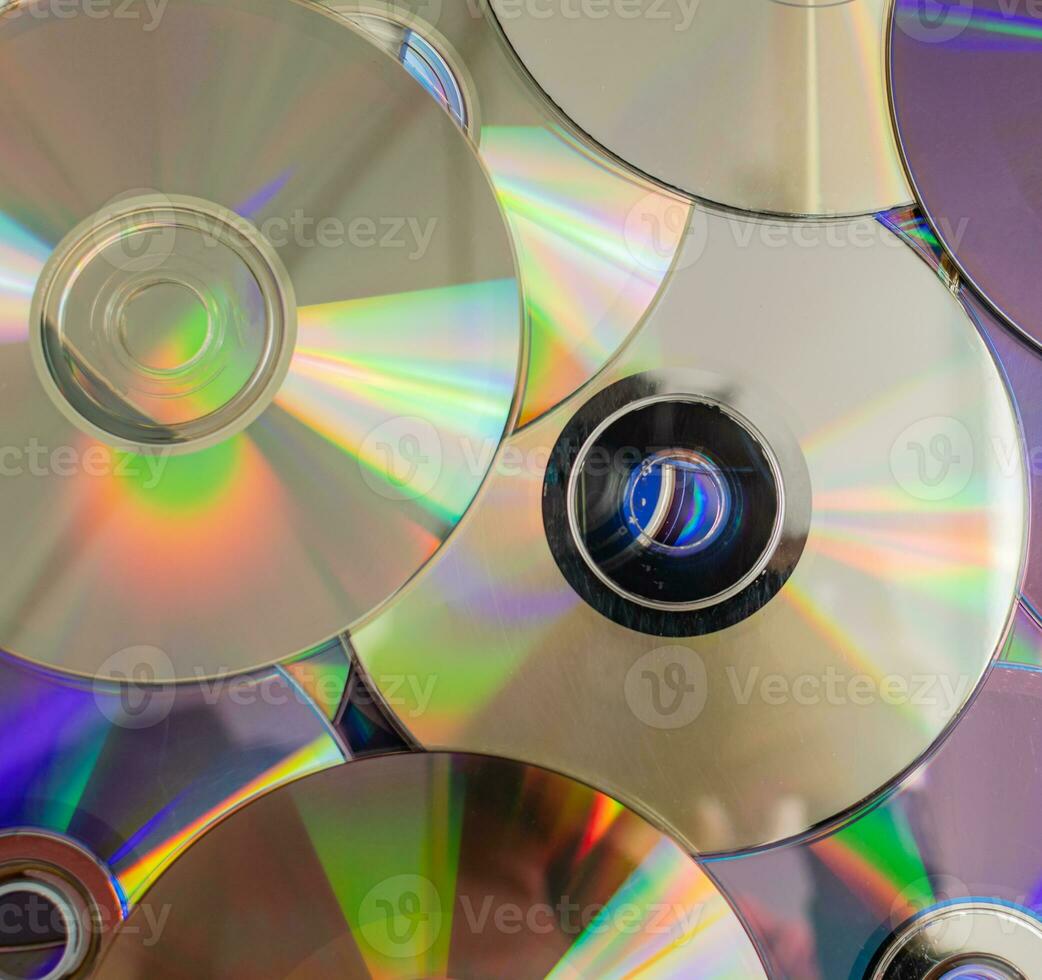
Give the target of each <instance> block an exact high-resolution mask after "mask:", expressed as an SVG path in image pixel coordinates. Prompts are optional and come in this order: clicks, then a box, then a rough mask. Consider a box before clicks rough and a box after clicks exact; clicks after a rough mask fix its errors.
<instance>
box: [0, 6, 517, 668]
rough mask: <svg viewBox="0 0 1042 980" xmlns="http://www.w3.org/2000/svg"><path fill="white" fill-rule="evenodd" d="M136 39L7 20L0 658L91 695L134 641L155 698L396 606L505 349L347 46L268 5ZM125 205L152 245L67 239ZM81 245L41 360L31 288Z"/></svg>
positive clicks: (0, 21) (480, 187) (336, 26)
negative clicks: (165, 689) (68, 680)
mask: <svg viewBox="0 0 1042 980" xmlns="http://www.w3.org/2000/svg"><path fill="white" fill-rule="evenodd" d="M20 6H21V5H17V6H16V8H15V10H14V11H12V14H15V13H18V12H19V11H18V7H20ZM141 26H142V25H141V23H140V21H139V20H137V19H134V18H130V19H127V18H107V19H105V20H104V21H103V22H102V21H100V20H98V19H97V18H88V17H75V18H53V17H48V18H35V17H30V16H20V17H18V16H13V15H12V16H11V17H7V16H4V17H2V18H0V53H2V55H3V63H4V65H5V86H4V98H3V100H0V130H2V131H3V132H4V152H3V153H2V154H0V383H2V385H3V390H4V395H5V399H8V400H9V404H11V405H15V406H17V410H14V411H11V412H7V413H5V414H4V417H3V424H2V426H0V428H2V429H3V431H2V433H0V445H2V446H3V447H4V449H5V453H6V454H5V455H4V457H3V458H4V461H5V463H6V464H7V467H6V469H7V471H8V472H9V473H10V474H11V475H5V476H4V478H3V479H2V480H0V515H3V522H2V523H3V535H2V537H3V539H4V542H5V548H6V552H5V553H6V554H7V555H8V556H17V561H11V562H10V563H9V564H10V571H11V574H10V575H9V576H8V577H7V578H6V579H5V584H4V588H3V589H0V649H3V650H6V651H9V652H10V653H12V654H14V655H16V656H19V657H22V658H24V659H26V660H28V661H31V662H34V663H37V664H42V665H46V666H49V667H53V668H55V669H58V670H63V671H66V672H68V673H73V674H78V675H81V676H87V677H114V676H115V675H111V674H109V673H107V672H108V671H109V670H112V669H113V665H112V664H113V658H118V657H119V656H120V654H121V653H123V652H124V651H126V650H128V649H132V648H135V647H137V646H140V645H141V644H146V645H148V646H150V647H153V648H155V649H158V650H161V651H163V653H164V654H165V656H166V658H167V659H166V660H165V661H164V664H167V665H168V669H169V673H168V674H166V675H164V676H162V677H157V678H156V681H157V682H160V683H161V682H166V681H171V680H179V679H180V680H183V679H194V678H197V677H215V676H224V675H228V674H236V673H240V672H248V671H253V670H256V669H258V668H261V667H264V666H266V665H270V664H273V663H278V662H281V661H283V660H286V659H288V658H291V657H293V656H295V655H297V654H300V653H303V652H305V651H308V650H311V649H312V648H314V647H315V646H316V645H319V644H321V643H323V642H325V641H327V640H328V639H329V638H330V637H333V636H335V635H338V634H339V633H341V632H342V631H343V630H344V629H345V628H347V627H350V626H351V625H352V624H357V623H359V622H361V621H363V620H364V619H365V618H366V617H367V616H369V615H371V614H372V613H373V612H374V611H375V610H377V609H378V608H380V607H381V606H382V605H383V604H384V603H386V602H387V601H388V600H389V599H390V598H391V597H392V596H394V595H395V594H396V593H397V592H398V591H399V590H400V589H401V588H402V587H403V586H404V585H405V584H406V583H407V582H408V581H410V580H411V579H412V577H413V576H415V574H416V573H417V572H418V571H419V570H420V569H421V568H422V567H423V566H424V565H425V564H426V563H427V562H428V561H429V560H430V558H431V557H432V556H433V555H434V554H435V553H436V552H437V551H438V550H439V549H440V547H441V545H442V543H443V542H444V540H445V538H446V537H447V536H448V535H449V534H450V533H451V531H452V529H453V528H455V526H456V525H457V523H458V522H459V520H460V519H461V518H462V516H463V515H464V514H465V513H466V512H467V510H468V509H469V508H470V505H471V503H472V501H473V500H474V498H475V495H476V494H477V492H478V490H479V489H480V487H481V485H482V483H483V482H484V478H485V475H486V470H485V464H484V462H482V459H483V456H482V453H483V451H484V449H483V447H485V446H491V447H493V449H494V448H495V447H496V446H498V444H499V442H500V441H501V440H502V438H503V436H504V434H505V433H506V432H507V431H508V430H509V429H510V428H511V427H512V425H513V422H514V419H515V417H516V415H517V411H518V402H519V400H520V395H519V393H518V391H517V389H518V386H519V383H520V382H521V380H522V379H523V376H524V366H525V364H526V361H527V357H526V355H527V341H526V335H525V331H524V323H523V307H522V300H521V294H520V288H519V286H518V282H517V263H516V257H515V254H514V250H513V244H512V241H511V238H510V235H509V231H508V229H507V227H506V223H505V221H504V217H503V212H502V209H501V208H500V205H499V202H498V201H497V199H496V195H495V192H494V189H493V187H492V185H491V183H490V181H489V178H488V174H487V172H486V171H485V169H484V167H483V165H482V163H481V161H480V160H479V159H478V157H477V155H476V154H475V152H474V149H473V146H472V145H471V144H470V142H469V141H468V140H467V139H466V137H465V136H464V135H463V134H461V133H460V131H459V129H458V127H457V126H456V125H455V124H454V123H453V122H452V120H451V119H449V118H448V117H447V116H446V114H445V113H444V112H443V111H442V110H441V109H440V108H439V107H438V106H437V105H436V104H434V103H433V101H432V100H431V99H430V98H429V97H428V96H427V95H426V94H425V93H424V92H423V91H422V90H421V89H419V87H418V86H417V85H416V83H415V82H414V81H413V80H412V79H411V78H410V77H409V76H408V74H407V73H406V72H404V71H403V70H402V68H401V66H400V65H398V64H396V63H395V62H394V60H393V59H391V58H390V57H389V56H388V55H387V54H385V53H384V52H382V51H380V50H378V49H377V47H376V46H375V45H373V44H372V43H371V42H370V41H369V40H368V39H367V38H366V37H365V36H363V35H362V34H361V33H360V32H359V31H358V30H356V29H355V28H353V27H352V26H351V25H350V24H348V23H346V22H345V21H344V20H343V19H342V18H339V17H337V16H335V15H334V14H332V13H331V12H330V11H329V10H327V9H326V8H325V7H322V6H320V5H318V4H315V3H310V2H289V3H287V2H283V0H219V2H216V3H209V2H201V0H170V2H169V3H168V4H167V6H166V7H165V8H164V10H163V16H162V18H160V19H159V20H158V21H157V23H156V25H155V26H154V29H151V30H149V31H143V30H142V29H141ZM44 61H46V62H47V63H48V65H49V67H48V71H47V73H46V77H45V78H44V79H43V81H42V82H41V77H40V75H39V71H38V66H39V65H40V64H41V63H43V62H44ZM259 65H263V66H264V70H263V71H260V70H259V69H258V66H259ZM113 76H117V77H119V78H123V79H132V80H133V79H141V78H147V79H149V80H150V84H148V85H143V84H129V83H128V84H121V85H113V84H111V80H112V78H113ZM101 91H104V92H105V96H104V98H101V97H99V96H98V94H97V93H98V92H101ZM214 93H220V97H216V96H215V94H214ZM316 93H323V94H322V96H321V97H320V96H318V95H317V94H316ZM56 159H57V160H58V161H59V163H58V164H57V165H56V163H55V160H56ZM376 160H379V164H378V165H377V164H376V163H375V162H374V161H376ZM63 168H64V169H63ZM70 174H72V175H74V178H75V179H72V178H71V177H69V175H70ZM174 195H178V196H179V197H181V198H190V199H192V200H193V201H195V202H205V203H204V204H198V203H196V204H194V205H192V207H184V206H182V205H181V204H180V203H179V200H178V199H177V198H175V197H174ZM140 197H146V198H147V199H149V202H150V204H151V205H153V207H152V214H153V217H154V216H155V215H156V214H164V213H165V214H166V216H167V219H168V220H167V221H166V223H165V224H163V223H160V224H159V225H157V227H156V228H155V229H154V234H151V235H146V234H144V229H142V228H140V227H139V228H135V227H134V225H133V222H136V221H137V220H138V219H137V218H134V217H131V218H130V219H129V221H130V222H131V224H130V225H128V230H129V232H130V234H129V235H128V236H127V238H128V241H129V244H130V245H131V246H133V248H132V249H131V254H123V255H120V254H119V248H118V241H117V240H115V239H114V238H113V234H112V233H113V232H114V227H115V226H111V225H110V226H109V231H108V232H105V233H103V234H101V235H100V236H99V238H98V239H97V241H99V242H101V244H102V246H103V247H102V251H101V252H100V253H99V252H97V249H96V248H95V247H94V246H95V244H96V241H95V239H94V238H92V237H91V234H92V233H91V231H90V225H89V222H91V221H94V220H95V219H98V217H99V216H100V220H99V221H98V223H99V224H101V225H105V216H106V215H109V214H111V213H112V211H113V210H114V209H115V210H116V211H118V212H119V213H120V214H121V215H122V214H123V211H122V210H121V206H120V203H119V202H121V201H124V200H125V199H130V200H133V199H134V198H140ZM163 198H166V199H167V201H168V202H170V203H168V204H165V205H164V204H163V203H162V202H163ZM113 202H115V203H113ZM162 207H166V208H168V210H167V211H165V212H163V211H162ZM231 214H234V215H237V216H238V217H239V219H240V220H238V221H234V220H233V219H232V218H231V217H230V215H231ZM124 217H125V216H124ZM173 219H176V221H175V220H173ZM410 219H411V220H410ZM84 223H88V224H87V226H86V229H85V231H86V234H85V236H84V237H83V238H81V239H80V241H79V243H78V244H77V243H76V242H75V241H73V243H72V248H73V251H75V252H76V253H77V255H78V256H83V257H84V258H86V260H87V261H85V262H84V263H83V264H82V266H77V267H76V269H75V273H74V274H68V273H67V272H66V265H67V264H68V263H62V262H61V261H60V260H58V259H56V260H55V262H56V264H57V266H58V272H59V275H58V276H57V277H56V278H55V279H54V286H55V288H54V289H53V290H51V291H48V290H46V289H45V290H44V292H46V293H47V295H48V303H49V310H48V314H47V319H48V323H49V324H51V325H52V326H53V327H55V328H57V329H55V330H49V332H48V334H47V339H46V342H44V340H43V339H42V338H40V337H39V336H36V334H37V330H36V328H35V326H34V327H33V329H30V324H31V323H33V324H35V323H38V322H39V310H37V319H35V320H34V309H33V298H34V295H36V292H37V285H38V283H39V281H40V278H41V275H43V274H44V272H45V269H47V266H48V262H49V261H50V260H51V259H52V257H54V256H55V253H56V252H60V251H62V250H65V251H66V252H68V244H69V241H70V239H69V235H70V232H72V231H74V230H75V229H78V228H80V227H81V226H83V225H84ZM141 224H143V225H147V224H148V221H147V220H143V221H142V222H141ZM153 224H154V222H153ZM172 224H175V225H176V226H177V227H173V228H172V227H171V226H172ZM200 224H202V225H203V226H204V230H205V231H206V232H207V233H209V235H210V239H211V245H212V243H213V241H216V245H213V246H212V247H210V246H209V245H208V244H207V242H206V240H205V239H206V235H203V234H202V233H200V232H199V231H198V227H197V226H198V225H200ZM251 226H252V229H253V230H251ZM139 232H140V233H139ZM258 232H259V237H258V235H257V233H258ZM260 239H263V240H264V241H263V242H262V241H260ZM168 245H172V246H173V247H172V250H171V249H170V248H168V247H166V246H168ZM138 246H140V248H138ZM266 246H270V249H268V248H267V247H266ZM271 250H273V251H274V252H275V253H277V261H276V259H274V258H272V257H271V255H270V251H271ZM92 256H93V257H92ZM265 256H267V257H265ZM108 259H113V260H118V261H106V260H108ZM247 260H248V261H247ZM155 263H158V264H156V265H155V267H152V265H153V264H155ZM47 271H48V274H50V273H51V272H52V271H53V270H47ZM139 275H140V276H143V277H144V278H143V279H141V280H138V279H137V277H138V276H139ZM288 282H291V283H292V292H290V290H289V289H288ZM218 284H224V285H225V286H227V285H228V284H231V287H232V288H231V289H230V290H229V289H225V290H224V292H228V293H229V294H230V295H227V296H222V295H221V293H222V290H220V289H217V288H215V287H216V286H217V285H218ZM139 287H140V288H139ZM128 290H129V291H128ZM232 294H233V295H232ZM63 298H64V300H65V306H64V313H65V314H66V318H65V320H64V321H63V320H62V316H61V308H62V299H63ZM167 304H174V305H177V306H178V307H179V308H180V309H182V310H183V311H184V313H185V318H184V322H182V321H181V320H180V319H178V317H175V316H174V315H173V314H172V313H171V314H169V315H168V314H167V313H164V312H163V311H164V310H165V309H166V308H167ZM40 305H41V306H42V302H41V304H40ZM244 310H245V311H248V313H249V316H237V315H236V311H239V312H240V313H241V312H242V311H244ZM152 321H155V324H154V325H155V326H156V327H157V330H156V331H155V332H154V333H153V332H152V331H150V330H149V329H148V327H149V325H150V323H151V322H152ZM294 322H295V341H294V334H293V329H294V328H293V324H294ZM124 325H125V329H124ZM95 327H96V328H97V330H95ZM95 341H97V343H94V342H95ZM34 345H35V346H36V352H35V355H34V353H33V347H34ZM92 345H93V346H92ZM41 349H42V350H43V353H46V354H47V355H48V356H47V357H41ZM76 351H78V352H79V356H77V355H76V353H75V352H76ZM287 362H288V367H287V366H286V364H287ZM280 375H283V376H282V377H281V381H280ZM56 376H57V379H59V380H60V384H59V380H56ZM113 381H118V383H117V384H113ZM55 388H58V392H57V393H56V392H55ZM117 389H118V390H117ZM70 396H71V398H70ZM37 450H39V454H41V455H42V462H38V460H37V455H36V453H37ZM10 453H14V465H12V457H11V455H10ZM475 458H478V459H479V462H478V464H477V465H475V464H474V462H473V460H474V459H475ZM360 554H364V555H365V556H366V560H365V561H360V560H359V559H358V556H359V555H360Z"/></svg>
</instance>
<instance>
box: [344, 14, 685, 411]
mask: <svg viewBox="0 0 1042 980" xmlns="http://www.w3.org/2000/svg"><path fill="white" fill-rule="evenodd" d="M325 2H326V4H327V6H329V8H330V9H332V10H335V11H337V12H338V13H339V14H341V15H342V16H344V17H346V18H348V19H349V20H350V21H351V22H352V23H354V24H355V25H357V26H359V27H361V28H362V29H364V30H365V31H366V32H367V33H368V34H369V35H370V36H372V37H373V38H375V39H376V40H377V41H378V42H379V43H380V44H381V45H382V46H383V47H384V48H385V49H386V50H387V51H389V52H390V53H392V54H393V55H394V56H395V57H397V58H398V59H399V60H400V61H401V62H402V64H403V65H405V66H406V67H407V68H408V69H409V70H410V71H411V72H412V73H413V74H414V75H415V76H416V78H417V79H418V80H419V81H420V82H421V83H422V84H423V85H424V86H425V87H426V88H427V89H428V90H429V91H430V92H431V93H432V94H433V95H434V96H435V97H436V98H437V99H438V101H439V102H441V103H442V105H444V107H445V108H446V109H447V110H448V111H449V112H450V113H451V114H452V116H453V117H454V118H455V119H456V121H457V122H458V123H459V124H460V125H461V126H462V127H463V128H464V129H465V130H466V131H467V132H468V133H469V134H470V136H471V138H472V139H473V141H474V143H475V144H476V146H477V148H478V153H479V154H480V156H481V159H482V160H483V161H484V163H485V165H486V167H487V168H488V170H489V174H490V176H491V178H492V182H493V184H494V185H495V188H496V191H497V193H498V195H499V200H500V203H501V204H502V205H503V210H504V211H505V212H506V215H507V219H508V221H509V223H510V228H511V231H512V233H513V237H514V242H515V246H516V248H517V256H518V265H519V268H520V273H521V280H522V284H523V286H524V293H525V305H526V309H527V312H528V322H529V327H530V330H531V339H530V350H529V370H528V379H527V382H526V387H525V395H524V400H523V404H522V408H521V416H520V423H521V424H522V425H523V424H525V423H527V422H530V421H532V420H533V419H535V418H537V417H538V416H540V415H543V414H544V413H545V412H547V411H548V410H549V409H551V408H553V407H554V406H555V405H556V404H558V403H559V402H561V401H563V400H564V399H565V398H566V397H568V396H569V395H571V394H573V393H574V392H575V391H577V390H578V389H579V388H581V387H582V386H583V385H584V384H585V383H586V382H587V381H589V379H590V378H591V377H593V376H594V375H595V374H596V373H597V372H598V371H599V370H600V369H601V368H602V367H603V366H604V365H605V363H606V362H607V361H608V360H609V359H610V358H611V357H612V356H613V355H614V354H615V352H616V351H617V350H618V348H619V346H620V345H621V344H622V343H623V341H625V339H626V338H627V337H628V336H629V335H630V333H632V331H633V329H634V328H635V327H636V326H637V325H638V324H639V323H640V321H641V320H642V319H643V317H644V315H645V314H646V312H647V310H648V308H649V307H650V306H651V305H652V303H653V302H654V299H655V297H656V296H657V295H658V292H659V289H660V288H661V285H662V282H663V280H664V279H665V276H666V274H667V272H668V271H669V268H670V266H671V265H672V263H673V259H674V257H675V255H676V253H677V251H678V249H679V247H680V244H681V240H682V236H683V233H684V230H685V228H686V226H687V218H688V212H689V209H690V204H689V203H687V202H686V201H685V200H684V199H682V198H680V197H678V196H676V195H673V194H669V193H667V192H665V191H663V190H660V189H658V188H657V187H656V186H655V185H654V184H652V183H651V182H650V181H647V180H645V179H642V178H640V177H638V176H635V175H633V174H632V173H630V172H629V171H627V170H626V169H625V168H623V167H620V166H619V165H618V164H616V163H614V162H613V161H612V160H611V159H610V158H609V157H608V156H606V155H605V154H603V153H600V152H598V151H597V150H595V149H593V148H591V147H589V146H587V145H586V144H585V143H584V142H581V141H580V140H579V139H577V138H576V136H575V135H574V134H573V133H571V132H570V131H569V128H568V127H567V126H565V125H563V124H562V123H561V121H559V120H558V119H557V118H556V116H555V114H552V113H550V112H549V111H548V107H547V105H546V100H545V99H544V98H543V96H542V94H541V93H539V92H538V91H536V90H535V89H534V87H533V85H532V83H531V80H530V79H529V77H528V76H527V74H526V73H525V72H524V70H523V69H522V68H521V67H520V66H519V65H518V64H517V61H516V59H515V58H514V57H513V56H512V55H511V53H510V51H509V49H508V48H507V46H506V45H505V44H504V43H503V39H502V37H501V35H500V33H499V31H498V30H497V29H496V26H495V23H494V21H493V20H492V19H491V16H490V13H489V11H488V9H487V6H486V4H485V2H484V0H480V2H478V3H474V2H468V3H446V4H440V3H439V4H430V3H421V4H419V5H417V4H416V3H415V2H411V3H410V2H409V0H325Z"/></svg>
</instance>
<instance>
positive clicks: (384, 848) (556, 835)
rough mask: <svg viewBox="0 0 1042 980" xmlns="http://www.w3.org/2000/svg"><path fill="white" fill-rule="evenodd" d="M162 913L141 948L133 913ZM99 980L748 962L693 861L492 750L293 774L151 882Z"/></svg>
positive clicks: (722, 969) (701, 968)
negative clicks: (152, 939) (159, 926)
mask: <svg viewBox="0 0 1042 980" xmlns="http://www.w3.org/2000/svg"><path fill="white" fill-rule="evenodd" d="M148 906H151V907H154V908H165V909H168V910H169V915H168V918H167V920H166V926H165V928H164V930H163V933H162V936H161V937H160V939H159V942H158V943H155V944H153V945H151V946H150V945H149V944H147V943H145V942H143V939H142V934H141V933H140V932H139V931H136V930H135V929H134V928H133V927H134V926H135V925H138V924H140V923H141V922H142V921H143V915H144V909H145V908H146V907H148ZM101 970H102V973H103V975H104V976H105V977H106V978H113V980H120V978H131V977H140V978H145V977H148V978H149V980H153V978H156V980H161V978H174V977H178V978H181V977H184V978H187V977H199V976H206V977H211V978H213V980H226V978H227V980H231V978H235V980H238V978H240V977H247V976H248V977H251V978H257V980H266V978H271V980H284V978H287V977H292V978H294V980H309V978H315V980H319V978H322V980H325V978H328V977H333V976H338V977H350V978H352V980H354V978H362V977H373V978H376V977H379V978H383V980H390V978H402V980H416V978H421V977H432V978H433V977H454V978H457V980H477V978H486V977H488V978H491V977H495V978H497V980H537V978H543V977H553V978H576V980H578V978H587V977H598V978H605V980H607V978H619V980H621V978H623V977H646V978H649V980H650V978H658V977H662V978H665V977H670V978H677V980H680V978H685V980H687V978H691V977H700V978H702V977H704V978H707V980H712V978H721V980H722V978H729V980H749V978H755V977H764V973H763V969H762V967H761V966H760V962H759V959H758V957H757V955H756V953H755V951H754V949H753V947H752V945H751V944H750V942H749V940H748V938H747V937H746V935H745V933H744V931H743V929H742V926H741V925H740V923H739V921H738V920H737V918H736V917H735V916H734V915H733V913H732V912H731V910H730V908H729V907H728V906H727V904H726V902H724V901H723V900H722V899H721V898H720V896H719V894H717V892H716V891H715V889H714V888H713V886H712V885H711V884H710V882H709V880H708V878H707V877H706V876H705V874H704V873H703V872H702V871H701V870H700V869H699V867H698V865H697V864H696V863H695V862H694V861H693V860H691V858H690V857H688V856H687V855H685V854H684V853H683V852H682V851H681V850H680V848H679V847H677V846H676V844H674V843H673V842H671V841H670V840H669V839H668V838H666V837H664V836H663V835H662V834H661V833H660V832H658V831H656V830H655V829H653V828H652V827H651V826H649V825H648V824H646V823H645V822H644V821H643V820H641V819H640V818H639V817H637V816H635V815H634V814H633V813H631V812H629V811H628V810H626V809H624V808H623V807H622V806H620V805H619V804H618V803H616V802H615V801H614V800H612V799H611V798H610V797H607V796H603V795H601V794H600V793H597V792H594V791H593V790H591V789H589V788H587V787H586V786H583V785H580V784H578V783H575V782H573V781H571V780H568V779H565V778H563V777H561V776H558V775H555V774H552V773H549V772H546V771H544V770H539V769H533V768H531V767H527V766H521V765H517V764H514V763H510V762H505V761H502V760H496V759H489V758H482V757H477V756H461V755H443V754H434V755H423V754H418V755H405V756H386V757H383V758H378V759H369V760H363V761H359V762H355V763H351V764H349V765H346V766H341V767H338V768H337V769H336V770H332V771H330V772H327V773H322V774H320V775H318V776H315V777H312V778H308V779H305V780H301V781H299V782H297V783H295V784H294V785H292V786H289V787H286V788H284V789H281V790H279V791H277V792H274V793H272V794H270V795H269V796H267V797H265V798H263V799H261V800H258V801H257V802H256V803H254V804H251V805H250V806H248V807H246V808H245V809H243V810H241V811H240V812H239V813H237V814H235V815H234V816H233V817H232V818H230V819H229V820H228V821H227V822H225V823H222V824H221V825H219V826H218V827H216V828H215V829H214V830H213V831H212V832H211V833H210V834H208V835H207V836H206V837H204V838H203V839H202V840H200V841H199V842H198V844H196V845H194V846H193V847H192V848H191V849H190V850H189V851H187V852H186V853H185V854H184V856H183V857H182V858H181V859H180V860H179V861H178V862H176V863H175V864H174V865H173V866H172V867H171V868H170V870H169V871H168V872H167V873H166V874H165V875H163V877H162V878H160V879H159V881H158V882H157V884H156V885H155V887H154V888H153V889H152V890H151V891H150V892H149V893H148V895H147V896H146V898H145V902H144V904H143V905H142V911H140V912H138V913H135V915H134V916H131V918H130V919H129V920H128V922H127V927H126V928H125V930H124V931H123V932H122V933H120V934H119V935H118V936H117V938H116V941H115V943H114V944H113V946H112V949H111V953H110V955H109V956H108V957H107V959H105V960H104V962H103V964H102V967H101Z"/></svg>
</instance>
